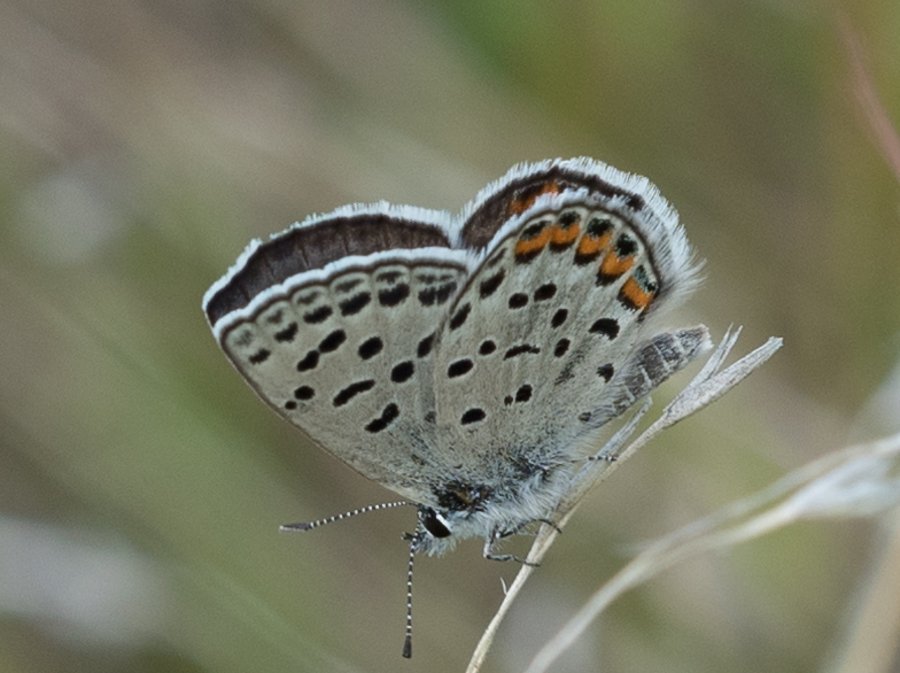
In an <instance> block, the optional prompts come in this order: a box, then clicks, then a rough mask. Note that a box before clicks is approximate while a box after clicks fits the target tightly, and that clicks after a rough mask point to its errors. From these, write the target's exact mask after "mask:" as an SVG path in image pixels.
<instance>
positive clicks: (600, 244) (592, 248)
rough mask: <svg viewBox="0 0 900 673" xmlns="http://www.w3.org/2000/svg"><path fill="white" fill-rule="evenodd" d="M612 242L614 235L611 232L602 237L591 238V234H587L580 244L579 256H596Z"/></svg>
mask: <svg viewBox="0 0 900 673" xmlns="http://www.w3.org/2000/svg"><path fill="white" fill-rule="evenodd" d="M610 240H612V234H610V233H609V232H607V233H605V234H603V235H602V236H591V235H590V234H586V235H585V236H584V238H582V239H581V242H580V243H579V244H578V254H579V255H595V254H597V253H598V252H600V251H601V250H603V248H605V247H606V246H608V245H609V242H610Z"/></svg>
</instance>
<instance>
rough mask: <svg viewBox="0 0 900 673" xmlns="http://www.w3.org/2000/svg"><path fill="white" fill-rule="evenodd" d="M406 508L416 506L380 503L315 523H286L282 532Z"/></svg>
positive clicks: (410, 503) (318, 520)
mask: <svg viewBox="0 0 900 673" xmlns="http://www.w3.org/2000/svg"><path fill="white" fill-rule="evenodd" d="M404 506H412V507H415V506H416V504H415V503H413V502H408V501H406V500H395V501H394V502H380V503H378V504H377V505H366V506H365V507H359V508H357V509H351V510H350V511H349V512H342V513H341V514H333V515H332V516H327V517H325V518H324V519H316V520H315V521H301V522H299V523H284V524H281V530H283V531H295V530H312V529H313V528H320V527H321V526H324V525H326V524H329V523H334V522H336V521H343V520H344V519H351V518H353V517H354V516H358V515H360V514H368V513H369V512H377V511H379V510H382V509H394V508H395V507H404Z"/></svg>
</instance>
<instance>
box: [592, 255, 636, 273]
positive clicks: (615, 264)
mask: <svg viewBox="0 0 900 673" xmlns="http://www.w3.org/2000/svg"><path fill="white" fill-rule="evenodd" d="M632 264H634V257H633V256H628V257H619V256H618V255H617V254H616V253H615V251H610V252H609V254H607V255H606V257H604V258H603V261H602V262H600V273H602V274H603V275H604V276H609V277H610V278H618V277H619V276H621V275H622V274H623V273H625V272H626V271H628V269H630V268H631V265H632ZM629 280H631V279H629Z"/></svg>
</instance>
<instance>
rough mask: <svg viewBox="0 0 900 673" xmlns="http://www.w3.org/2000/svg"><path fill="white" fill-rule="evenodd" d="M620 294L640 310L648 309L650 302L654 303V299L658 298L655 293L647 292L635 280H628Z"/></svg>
mask: <svg viewBox="0 0 900 673" xmlns="http://www.w3.org/2000/svg"><path fill="white" fill-rule="evenodd" d="M620 292H621V293H622V294H623V295H624V296H625V297H627V298H628V301H630V302H631V303H632V304H634V305H635V306H637V307H638V308H639V309H643V308H647V306H649V305H650V302H651V301H653V297H655V296H656V295H655V293H653V292H647V291H646V290H645V289H644V288H642V287H641V286H640V284H638V282H637V281H636V280H635V279H634V278H629V279H628V280H626V281H625V282H624V283H623V284H622V289H621V290H620Z"/></svg>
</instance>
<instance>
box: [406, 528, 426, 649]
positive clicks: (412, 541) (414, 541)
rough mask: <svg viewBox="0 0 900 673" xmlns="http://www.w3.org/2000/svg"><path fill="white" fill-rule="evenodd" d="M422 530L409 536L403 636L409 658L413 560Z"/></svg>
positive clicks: (410, 647)
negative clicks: (404, 630) (404, 631)
mask: <svg viewBox="0 0 900 673" xmlns="http://www.w3.org/2000/svg"><path fill="white" fill-rule="evenodd" d="M422 534H423V533H422V531H421V530H418V531H416V533H415V535H410V536H409V561H408V562H407V565H406V634H405V636H404V638H403V656H404V657H405V658H407V659H409V658H410V657H412V580H413V562H414V561H415V558H416V550H418V548H419V543H420V542H421V541H422Z"/></svg>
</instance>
